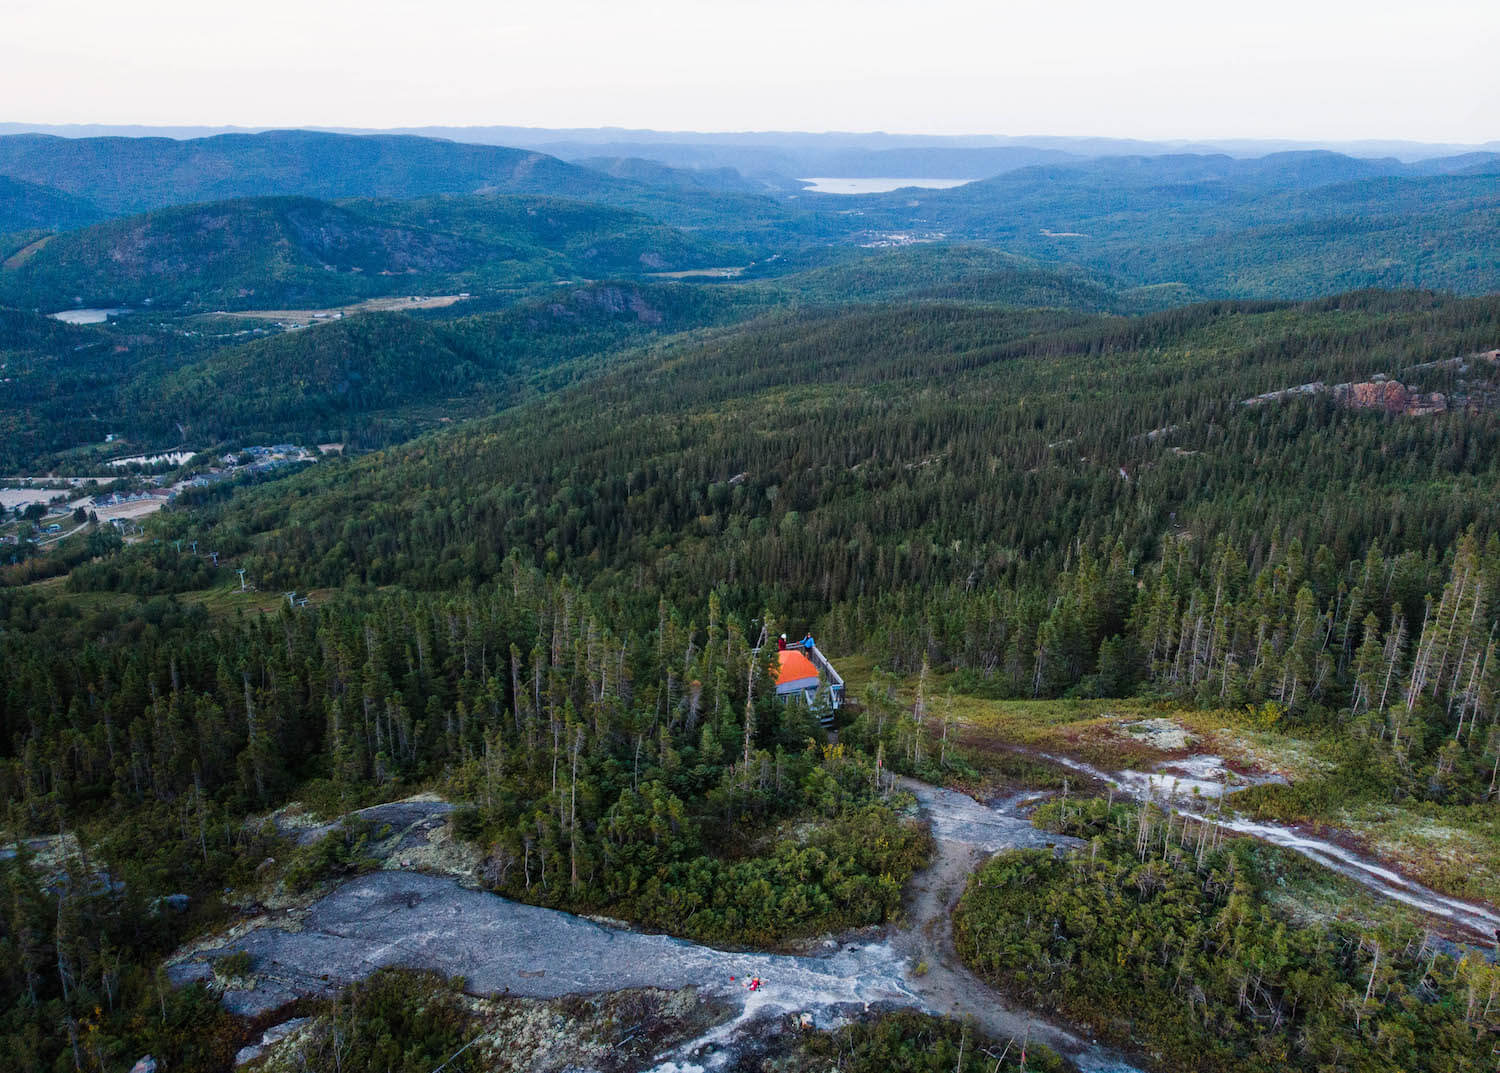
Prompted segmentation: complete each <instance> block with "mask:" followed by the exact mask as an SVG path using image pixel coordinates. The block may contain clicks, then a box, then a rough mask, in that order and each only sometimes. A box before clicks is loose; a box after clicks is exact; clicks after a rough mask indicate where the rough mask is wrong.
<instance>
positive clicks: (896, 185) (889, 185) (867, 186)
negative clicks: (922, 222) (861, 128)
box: [798, 176, 974, 194]
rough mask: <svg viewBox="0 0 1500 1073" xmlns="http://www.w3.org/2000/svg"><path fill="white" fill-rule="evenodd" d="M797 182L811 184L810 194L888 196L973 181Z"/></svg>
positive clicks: (835, 178) (938, 188) (827, 180)
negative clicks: (913, 187)
mask: <svg viewBox="0 0 1500 1073" xmlns="http://www.w3.org/2000/svg"><path fill="white" fill-rule="evenodd" d="M798 181H799V182H804V183H812V186H810V187H808V193H811V194H888V193H890V192H891V191H892V190H903V189H905V188H906V187H909V186H917V187H921V188H922V189H924V190H951V189H952V188H953V187H955V186H963V185H964V183H971V182H973V181H974V180H973V179H894V178H886V179H843V178H837V177H828V176H824V177H822V178H815V179H814V178H808V179H800V180H798Z"/></svg>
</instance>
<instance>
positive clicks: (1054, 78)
mask: <svg viewBox="0 0 1500 1073" xmlns="http://www.w3.org/2000/svg"><path fill="white" fill-rule="evenodd" d="M0 42H4V45H3V50H0V56H3V62H0V120H11V121H23V122H36V123H149V124H210V125H217V124H240V125H246V126H264V125H285V126H292V125H324V126H368V127H390V126H415V125H424V124H456V125H470V124H516V125H525V126H584V127H592V126H606V125H609V126H627V127H654V128H657V129H668V130H685V129H690V130H749V129H760V130H765V129H783V130H785V129H792V130H890V131H903V132H919V131H920V132H930V133H950V134H951V133H994V134H1098V135H1110V136H1136V137H1148V138H1170V137H1190V138H1191V137H1291V138H1308V139H1349V138H1412V139H1419V140H1426V141H1465V142H1479V141H1487V140H1490V139H1494V138H1500V77H1497V67H1500V2H1497V0H1403V2H1399V3H1395V2H1389V0H1260V2H1257V3H1233V4H1231V3H1226V2H1224V0H1133V2H1132V0H1109V2H1102V0H1071V2H1070V0H1020V2H1014V0H989V2H965V0H906V2H901V3H897V2H893V0H756V2H750V0H658V2H639V0H528V2H527V3H524V4H523V3H513V2H510V0H486V2H476V0H447V2H445V3H435V2H428V3H415V2H404V0H238V2H225V0H140V2H136V3H130V2H127V0H0Z"/></svg>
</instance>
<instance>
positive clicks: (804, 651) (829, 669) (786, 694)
mask: <svg viewBox="0 0 1500 1073" xmlns="http://www.w3.org/2000/svg"><path fill="white" fill-rule="evenodd" d="M776 655H777V657H778V659H779V663H778V665H777V668H776V695H777V696H778V697H780V698H781V699H782V700H783V701H789V700H792V699H793V698H801V699H802V700H803V701H804V702H805V703H807V704H811V703H812V702H813V701H814V700H816V699H817V695H818V687H819V686H825V687H826V688H827V691H828V693H827V695H828V703H829V705H830V706H831V707H833V708H838V707H840V706H841V705H842V704H843V703H844V679H843V678H841V677H840V676H839V673H838V671H836V670H834V669H833V664H831V663H829V662H828V660H827V658H826V657H825V656H824V655H823V653H822V652H820V651H818V648H817V646H816V645H805V646H804V645H800V644H798V645H788V646H787V647H786V648H783V649H781V650H780V651H779V652H777V653H776Z"/></svg>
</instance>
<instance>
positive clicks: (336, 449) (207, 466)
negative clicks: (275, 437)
mask: <svg viewBox="0 0 1500 1073" xmlns="http://www.w3.org/2000/svg"><path fill="white" fill-rule="evenodd" d="M342 450H343V447H342V445H341V444H320V445H318V446H317V447H316V448H308V447H304V446H300V445H298V444H292V443H278V444H271V445H252V446H248V447H243V448H240V449H239V450H234V451H227V452H224V453H222V454H216V455H208V454H206V453H205V454H195V453H193V452H190V451H174V452H168V453H165V454H158V455H149V456H146V455H135V456H131V457H128V458H121V459H114V460H111V461H108V462H105V463H104V466H105V468H113V469H121V470H123V469H126V468H127V467H134V468H135V469H136V470H137V472H135V473H113V474H110V475H107V476H85V477H66V476H54V475H47V476H24V477H6V478H0V562H15V561H18V560H19V559H20V558H24V557H25V556H24V554H23V548H24V549H25V550H26V551H29V550H30V549H36V548H41V547H44V546H46V545H49V544H53V543H56V542H58V541H60V540H63V539H64V538H66V537H68V536H71V535H72V534H73V533H74V532H75V531H77V530H79V529H83V528H85V527H87V526H89V525H91V524H95V523H99V524H109V525H112V526H114V527H115V528H116V529H119V530H120V531H121V533H122V535H124V536H125V537H126V538H127V539H128V538H130V537H132V536H138V535H139V534H140V533H141V521H142V520H143V519H144V518H146V517H147V516H148V515H151V514H154V513H156V512H157V511H159V510H161V509H162V508H163V507H165V506H166V505H167V504H169V503H171V502H172V501H173V500H174V499H176V498H177V496H178V495H180V494H181V493H182V492H184V491H185V490H188V489H195V488H208V487H212V486H213V485H216V484H220V483H223V482H225V481H230V480H235V479H239V478H247V477H254V476H259V475H264V474H268V473H272V472H275V471H277V470H280V469H284V468H287V467H290V466H297V465H306V464H310V463H313V462H316V461H318V459H320V458H322V457H323V456H324V455H327V454H335V453H341V452H342ZM169 464H170V465H175V466H176V468H174V469H172V470H170V471H169V472H167V473H157V474H151V473H145V472H140V471H141V470H143V469H148V468H152V467H157V466H161V465H169Z"/></svg>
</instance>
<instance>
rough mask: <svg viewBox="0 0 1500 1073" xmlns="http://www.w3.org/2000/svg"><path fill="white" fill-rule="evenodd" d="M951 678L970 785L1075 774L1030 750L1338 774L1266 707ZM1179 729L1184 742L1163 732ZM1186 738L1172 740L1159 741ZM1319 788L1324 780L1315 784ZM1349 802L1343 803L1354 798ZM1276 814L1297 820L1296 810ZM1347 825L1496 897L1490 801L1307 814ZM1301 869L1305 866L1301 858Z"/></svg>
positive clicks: (1439, 885)
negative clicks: (1199, 706) (1018, 689)
mask: <svg viewBox="0 0 1500 1073" xmlns="http://www.w3.org/2000/svg"><path fill="white" fill-rule="evenodd" d="M835 665H836V666H837V667H838V668H839V670H840V673H842V674H843V675H844V678H845V681H846V682H847V684H848V687H849V691H850V695H851V696H852V697H855V698H858V697H859V696H860V694H861V693H862V692H863V691H864V690H865V688H866V687H867V686H868V685H869V684H870V683H871V682H872V681H874V680H875V679H876V671H875V668H874V666H873V664H872V663H871V661H870V660H868V659H867V658H863V657H860V656H852V657H849V656H846V657H844V658H842V659H838V660H835ZM951 682H952V679H951V677H950V676H944V675H933V676H932V677H931V679H930V681H929V685H928V697H929V704H930V705H931V706H932V707H933V710H934V711H935V712H936V713H937V714H938V716H939V717H941V715H942V713H943V712H944V710H945V707H946V710H947V711H948V712H949V713H950V717H951V718H952V719H953V721H954V726H955V731H954V733H955V734H956V737H957V740H958V742H959V745H960V747H961V748H962V749H963V753H964V756H965V759H967V760H968V762H969V763H970V764H972V765H973V766H974V767H975V768H976V769H978V770H979V771H980V773H981V776H982V785H980V786H978V787H961V788H962V789H970V790H978V791H989V792H993V791H995V790H996V789H997V788H1001V787H1004V788H1024V789H1038V790H1055V789H1059V788H1061V786H1062V784H1063V780H1064V779H1065V778H1066V779H1068V780H1069V781H1070V783H1071V785H1073V786H1075V787H1076V786H1077V785H1078V782H1079V780H1078V776H1077V775H1076V774H1075V773H1071V772H1068V771H1067V770H1066V769H1063V768H1060V767H1058V766H1056V765H1053V764H1049V763H1047V762H1046V760H1045V759H1042V758H1040V757H1037V756H1034V755H1031V754H1032V753H1051V754H1055V755H1064V756H1069V757H1072V758H1074V759H1077V760H1082V761H1084V762H1085V763H1088V764H1092V765H1094V766H1095V767H1098V768H1100V769H1103V770H1106V771H1118V770H1122V769H1127V768H1128V769H1134V770H1146V769H1150V768H1151V767H1153V766H1155V765H1157V764H1162V763H1169V762H1171V761H1172V760H1181V759H1183V758H1184V757H1187V756H1192V755H1199V754H1212V755H1216V756H1219V757H1222V758H1223V759H1224V761H1225V762H1226V763H1227V764H1228V766H1229V767H1231V768H1232V769H1234V770H1235V771H1238V772H1241V773H1244V774H1277V775H1281V776H1282V777H1284V778H1286V779H1287V780H1288V781H1289V782H1291V783H1292V784H1293V787H1294V788H1295V787H1296V786H1297V785H1298V784H1304V785H1306V784H1307V783H1309V782H1311V781H1312V780H1317V779H1320V778H1321V777H1323V776H1326V775H1328V774H1329V773H1330V772H1331V771H1333V769H1334V767H1335V761H1334V754H1335V749H1334V743H1332V742H1325V741H1319V740H1316V739H1312V738H1305V737H1298V736H1296V735H1294V734H1289V733H1286V732H1283V731H1281V730H1278V729H1277V728H1276V726H1275V721H1274V719H1272V718H1271V717H1270V716H1269V715H1268V713H1266V712H1263V711H1259V710H1248V709H1247V710H1233V709H1213V710H1207V711H1198V710H1193V709H1187V708H1182V707H1178V706H1176V705H1173V704H1171V703H1167V702H1157V701H1151V700H1142V699H1127V700H994V699H991V698H986V697H978V696H974V695H972V694H964V693H959V692H957V691H954V692H951V693H950V691H949V687H950V684H951ZM916 689H917V682H916V679H915V677H905V678H901V679H898V680H896V681H895V682H894V690H895V693H896V696H897V697H898V699H899V700H900V702H901V703H903V704H911V703H913V702H914V700H915V698H916ZM1172 726H1175V727H1178V728H1181V730H1182V731H1184V732H1185V740H1182V739H1174V737H1173V736H1171V735H1168V734H1164V733H1160V732H1158V731H1160V730H1163V729H1168V728H1170V727H1172ZM1164 742H1165V743H1168V744H1180V745H1181V747H1179V748H1164V747H1162V743H1164ZM1314 785H1317V784H1316V783H1314ZM1285 791H1286V788H1285V787H1275V786H1271V787H1265V788H1263V789H1262V790H1260V791H1254V792H1252V796H1250V797H1247V798H1245V799H1244V801H1243V806H1244V807H1249V808H1251V810H1252V811H1253V812H1255V813H1256V814H1261V809H1259V808H1256V807H1254V806H1255V803H1256V797H1255V794H1260V795H1262V796H1265V795H1267V794H1270V795H1273V796H1275V795H1277V794H1278V792H1279V793H1281V794H1282V795H1284V793H1285ZM1346 800H1347V799H1346ZM1266 815H1267V817H1268V818H1282V819H1287V820H1294V819H1297V818H1298V817H1295V816H1293V817H1278V815H1277V814H1275V813H1274V812H1273V813H1268V814H1266ZM1302 819H1305V820H1307V821H1308V822H1314V823H1317V824H1326V825H1327V826H1328V827H1329V828H1332V829H1335V830H1338V831H1342V832H1345V833H1346V834H1347V835H1348V836H1350V837H1351V838H1352V840H1353V841H1355V842H1357V843H1359V844H1360V846H1361V847H1362V849H1363V850H1364V852H1366V853H1368V854H1369V855H1371V856H1374V857H1376V858H1378V859H1380V860H1382V861H1385V862H1387V863H1388V864H1391V865H1393V866H1394V867H1396V868H1397V869H1398V870H1400V871H1401V872H1402V873H1403V874H1405V875H1408V876H1410V877H1411V878H1413V879H1415V880H1416V881H1417V882H1419V883H1422V884H1424V885H1426V886H1428V887H1431V888H1432V889H1433V890H1437V891H1441V892H1442V893H1445V894H1449V895H1452V896H1454V897H1459V898H1469V899H1474V900H1479V901H1487V902H1490V903H1500V812H1497V810H1496V809H1495V808H1494V807H1493V806H1484V805H1474V806H1443V805H1435V804H1429V803H1416V802H1408V803H1406V804H1402V805H1394V804H1386V803H1357V804H1355V803H1349V804H1344V805H1334V806H1332V807H1329V808H1327V809H1325V810H1322V811H1320V812H1319V813H1318V814H1317V815H1312V816H1307V817H1302ZM1303 864H1304V865H1305V862H1303ZM1281 874H1282V875H1283V878H1284V882H1285V883H1286V886H1285V887H1283V888H1278V897H1279V898H1281V899H1282V900H1284V901H1285V902H1286V903H1287V904H1288V906H1289V907H1290V906H1293V905H1295V906H1296V909H1297V912H1298V914H1299V915H1301V916H1303V917H1306V918H1307V919H1319V918H1324V917H1327V918H1332V917H1334V916H1338V915H1341V914H1342V915H1346V916H1347V915H1348V914H1349V913H1351V912H1357V913H1358V914H1359V915H1362V916H1368V917H1370V918H1372V919H1373V918H1374V917H1375V916H1378V915H1380V914H1381V913H1386V912H1389V911H1390V909H1389V907H1388V906H1387V904H1386V903H1384V902H1380V901H1378V900H1375V899H1372V898H1370V897H1368V896H1365V895H1361V896H1360V898H1359V899H1358V900H1357V901H1356V900H1351V899H1353V897H1354V893H1355V892H1356V891H1358V890H1359V888H1358V887H1357V885H1355V884H1353V883H1350V882H1348V881H1346V880H1342V879H1340V878H1339V877H1338V876H1336V875H1335V874H1334V873H1332V872H1327V871H1326V870H1325V869H1321V868H1317V867H1315V866H1312V865H1305V867H1298V868H1291V867H1286V868H1284V869H1283V870H1282V873H1281Z"/></svg>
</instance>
